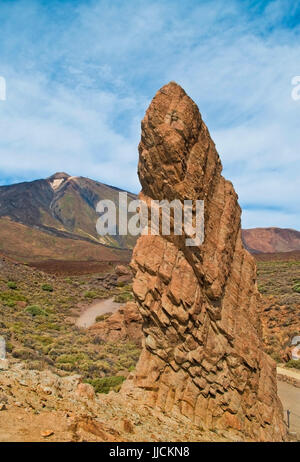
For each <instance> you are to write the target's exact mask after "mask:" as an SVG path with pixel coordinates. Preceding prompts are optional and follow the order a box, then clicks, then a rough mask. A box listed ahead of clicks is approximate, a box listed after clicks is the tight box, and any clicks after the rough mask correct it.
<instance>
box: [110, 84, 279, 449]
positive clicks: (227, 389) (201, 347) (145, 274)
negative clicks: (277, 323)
mask: <svg viewBox="0 0 300 462" xmlns="http://www.w3.org/2000/svg"><path fill="white" fill-rule="evenodd" d="M221 171H222V165H221V161H220V159H219V156H218V153H217V151H216V149H215V145H214V143H213V141H212V139H211V137H210V135H209V132H208V129H207V127H206V125H205V123H204V122H203V120H202V118H201V115H200V113H199V110H198V107H197V106H196V104H195V103H194V102H193V101H192V100H191V98H189V97H188V96H187V94H186V93H185V91H184V90H183V89H182V88H181V87H180V86H178V85H177V84H176V83H174V82H171V83H169V84H168V85H166V86H164V87H163V88H162V89H161V90H159V91H158V92H157V94H156V95H155V97H154V99H153V100H152V102H151V104H150V106H149V108H148V110H147V112H146V115H145V118H144V119H143V121H142V137H141V142H140V144H139V166H138V172H139V178H140V182H141V185H142V192H141V193H140V198H141V199H143V200H145V201H146V202H147V204H148V207H150V201H151V199H154V200H164V199H166V200H168V201H172V200H173V199H179V200H180V201H181V202H183V201H184V200H185V199H189V200H204V210H205V212H204V215H205V238H204V242H203V244H202V245H200V246H191V247H188V246H186V236H184V235H182V236H178V235H176V236H175V235H174V234H172V233H171V235H169V236H163V235H142V236H141V237H140V238H139V239H138V242H137V244H136V246H135V249H134V252H133V258H132V268H133V270H134V273H135V277H134V282H133V291H134V295H135V298H136V301H137V304H138V307H139V310H140V313H141V315H142V317H143V334H144V342H143V343H144V346H143V350H142V354H141V356H140V359H139V362H138V364H137V368H136V371H135V373H134V375H131V376H129V378H128V379H127V381H126V382H125V384H124V385H123V388H122V392H123V393H128V392H130V393H132V392H135V393H136V394H140V395H141V397H142V398H141V399H143V400H145V402H146V404H148V405H150V406H152V407H153V408H156V409H158V410H160V411H164V412H166V413H167V414H168V415H181V416H182V415H183V416H186V417H187V418H188V419H190V421H191V422H192V423H193V424H194V425H196V426H198V427H199V428H202V429H204V430H205V429H210V430H214V431H216V432H218V431H220V432H224V431H231V432H232V433H233V434H237V435H238V437H241V438H244V439H249V440H256V441H265V440H271V441H280V440H284V439H285V438H286V429H285V425H284V422H283V410H282V405H281V402H280V400H279V398H278V397H277V387H276V367H275V362H274V361H273V360H272V359H271V358H270V357H269V356H267V355H266V354H265V353H264V351H263V344H262V335H261V323H260V317H259V297H260V296H259V293H258V290H257V284H256V265H255V262H254V260H253V258H252V256H251V255H250V254H249V253H248V252H247V251H246V250H245V249H244V247H243V245H242V240H241V223H240V215H241V209H240V207H239V205H238V197H237V194H236V193H235V191H234V188H233V186H232V184H231V183H230V182H229V181H227V180H225V179H224V178H223V176H222V175H221ZM110 319H111V318H110Z"/></svg>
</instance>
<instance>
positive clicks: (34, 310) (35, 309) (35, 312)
mask: <svg viewBox="0 0 300 462" xmlns="http://www.w3.org/2000/svg"><path fill="white" fill-rule="evenodd" d="M25 311H26V313H29V314H31V316H48V313H47V312H46V311H45V310H43V309H42V308H41V307H40V306H38V305H31V306H27V308H25Z"/></svg>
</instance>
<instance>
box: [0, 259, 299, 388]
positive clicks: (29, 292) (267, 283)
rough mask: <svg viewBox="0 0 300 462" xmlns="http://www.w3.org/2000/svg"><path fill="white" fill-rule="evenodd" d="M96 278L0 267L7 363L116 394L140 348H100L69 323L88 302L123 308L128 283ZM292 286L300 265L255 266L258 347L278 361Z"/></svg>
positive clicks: (293, 316) (289, 333)
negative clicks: (111, 301)
mask: <svg viewBox="0 0 300 462" xmlns="http://www.w3.org/2000/svg"><path fill="white" fill-rule="evenodd" d="M57 265H58V263H57ZM105 269H106V270H107V268H105ZM111 271H112V272H113V267H112V269H111ZM103 275H104V273H103V272H102V273H94V274H90V275H88V274H86V275H73V276H69V275H68V276H66V275H60V276H57V275H53V274H47V273H44V272H41V271H38V270H35V269H32V268H30V267H27V266H24V265H21V264H15V263H13V262H10V261H8V260H6V261H3V262H2V263H1V267H0V331H1V334H2V335H4V336H5V337H6V338H7V351H8V356H9V357H10V358H11V360H22V361H23V362H24V363H25V364H26V367H27V368H28V369H32V370H33V369H35V370H43V369H50V370H52V371H53V372H56V373H59V374H60V375H69V374H73V373H78V374H81V375H82V377H83V379H84V380H86V381H89V382H90V383H92V384H93V385H94V387H95V389H96V390H97V391H104V392H107V391H109V389H112V388H113V389H118V388H119V386H120V383H121V382H122V380H123V377H126V375H127V374H128V372H129V371H131V370H132V369H133V368H134V366H135V364H136V362H137V359H138V357H139V354H140V348H139V347H138V346H137V345H136V344H135V343H133V342H132V343H130V342H126V343H122V342H121V343H120V342H118V343H105V342H102V341H101V340H99V339H98V338H97V336H96V337H95V335H92V334H91V333H90V332H89V331H88V330H83V329H79V328H77V327H76V326H75V325H74V323H73V321H72V317H74V316H76V315H77V314H78V313H79V308H78V307H80V306H84V305H87V304H89V303H92V302H93V301H94V300H96V299H103V298H108V297H111V296H114V297H115V301H118V302H121V303H123V302H125V301H127V300H128V299H130V298H131V286H130V285H129V286H128V285H127V286H121V287H119V286H117V285H116V286H111V287H109V288H104V287H103ZM299 281H300V261H259V262H258V287H259V290H260V292H261V293H262V295H263V299H264V306H263V311H262V321H263V335H264V341H265V346H266V351H267V352H268V353H269V354H270V355H271V356H272V357H273V359H275V360H276V361H278V362H282V361H283V360H285V361H286V360H287V359H288V357H287V351H288V346H289V342H290V339H291V338H292V337H293V336H294V335H299V333H300V293H299V292H298V291H297V284H298V283H299ZM106 316H107V315H104V317H106ZM99 320H100V319H98V321H99ZM291 365H292V363H291Z"/></svg>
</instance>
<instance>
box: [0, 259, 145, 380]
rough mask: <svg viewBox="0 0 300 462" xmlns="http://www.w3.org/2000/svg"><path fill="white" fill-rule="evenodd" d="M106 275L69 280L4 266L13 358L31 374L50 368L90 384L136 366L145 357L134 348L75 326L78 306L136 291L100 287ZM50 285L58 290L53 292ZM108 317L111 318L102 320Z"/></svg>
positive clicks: (1, 320) (5, 327) (3, 303)
mask: <svg viewBox="0 0 300 462" xmlns="http://www.w3.org/2000/svg"><path fill="white" fill-rule="evenodd" d="M102 274H103V273H102ZM100 275H101V273H100V274H97V273H96V274H87V275H78V276H68V277H67V278H66V275H62V276H54V275H51V274H50V275H47V274H46V273H42V272H39V271H38V270H34V269H32V268H30V267H28V266H27V267H26V266H23V265H18V267H17V268H16V267H15V266H14V265H10V264H7V265H5V266H4V267H2V268H1V269H0V327H1V335H4V337H5V339H6V345H7V353H8V355H11V356H12V357H14V358H17V359H20V360H22V361H24V362H25V364H26V365H27V367H28V368H30V369H34V368H38V369H39V370H43V369H49V368H50V369H51V370H53V371H54V372H59V373H60V374H63V375H64V374H65V375H69V374H76V373H78V374H80V375H81V376H82V377H83V379H85V380H93V379H97V378H98V379H99V378H100V379H102V378H105V377H106V376H108V377H115V376H116V375H117V374H118V373H120V371H122V370H127V371H128V369H129V368H131V367H134V366H135V364H136V362H137V360H138V358H139V354H140V348H139V347H137V346H136V345H135V344H134V343H131V342H128V343H118V344H117V343H105V342H102V341H101V340H99V339H98V338H97V336H96V337H95V336H94V335H91V334H90V333H89V331H85V330H81V329H78V328H77V327H76V326H75V324H73V323H72V322H70V321H69V318H70V317H71V316H72V315H73V314H72V312H71V310H72V309H73V308H74V307H76V306H77V304H78V303H84V304H86V303H91V301H93V300H94V297H95V298H99V299H101V298H108V297H112V296H115V295H120V294H121V293H122V292H126V291H128V290H130V287H129V286H124V287H122V288H119V287H112V289H110V290H108V289H106V288H104V287H102V285H101V282H100V283H99V280H100V281H101V280H102V279H101V278H100V279H99V276H100ZM14 280H15V283H16V285H17V288H16V289H13V290H12V289H10V288H8V286H7V283H8V282H9V281H10V282H11V281H14ZM48 286H50V287H52V288H55V289H54V290H53V292H50V291H49V290H48ZM43 287H47V289H46V290H45V289H44V288H43ZM82 288H84V290H82ZM87 294H88V296H87ZM108 316H109V313H106V314H105V315H103V317H102V316H101V317H99V320H103V319H105V318H106V317H108ZM118 377H119V376H118ZM118 380H120V379H119V378H118V379H117V381H118ZM118 383H119V382H118ZM118 383H115V382H114V381H113V382H112V383H111V384H110V385H109V387H110V388H114V387H115V386H116V387H117V386H118ZM107 386H108V385H106V387H107Z"/></svg>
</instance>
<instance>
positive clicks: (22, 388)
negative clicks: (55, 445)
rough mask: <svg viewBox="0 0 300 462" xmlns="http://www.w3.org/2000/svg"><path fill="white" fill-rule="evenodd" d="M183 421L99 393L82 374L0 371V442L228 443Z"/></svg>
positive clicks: (13, 367)
mask: <svg viewBox="0 0 300 462" xmlns="http://www.w3.org/2000/svg"><path fill="white" fill-rule="evenodd" d="M228 439H231V440H233V441H234V440H236V439H237V437H235V436H234V435H228V434H226V432H223V433H220V434H217V433H215V432H204V431H200V430H199V428H197V427H195V426H193V425H191V424H190V422H188V425H187V420H185V419H184V418H183V417H182V416H181V417H180V416H178V418H174V417H172V419H170V418H168V417H167V415H166V414H164V413H161V412H159V411H155V410H153V409H151V408H150V407H148V406H145V405H142V404H141V403H140V400H139V399H138V396H127V395H126V394H123V393H122V394H121V393H116V392H113V391H111V392H110V393H109V394H107V395H106V394H97V395H96V394H95V393H94V389H93V387H92V386H90V385H88V384H84V383H82V382H81V379H80V377H79V376H78V375H73V376H67V377H60V376H58V375H56V374H53V373H52V372H50V371H35V370H30V371H28V369H27V367H26V364H24V363H23V362H19V361H14V362H13V363H11V364H10V369H9V371H1V372H0V441H2V442H4V441H112V442H114V441H225V440H228Z"/></svg>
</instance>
